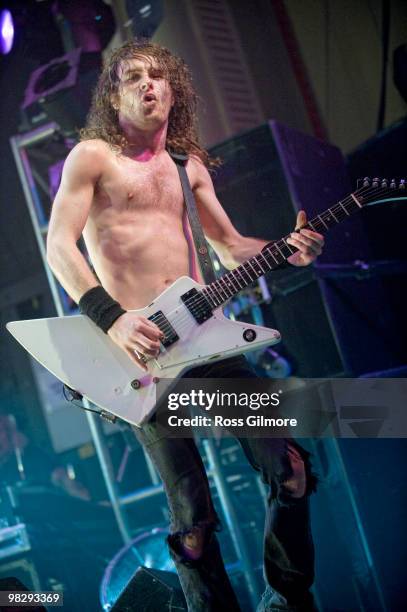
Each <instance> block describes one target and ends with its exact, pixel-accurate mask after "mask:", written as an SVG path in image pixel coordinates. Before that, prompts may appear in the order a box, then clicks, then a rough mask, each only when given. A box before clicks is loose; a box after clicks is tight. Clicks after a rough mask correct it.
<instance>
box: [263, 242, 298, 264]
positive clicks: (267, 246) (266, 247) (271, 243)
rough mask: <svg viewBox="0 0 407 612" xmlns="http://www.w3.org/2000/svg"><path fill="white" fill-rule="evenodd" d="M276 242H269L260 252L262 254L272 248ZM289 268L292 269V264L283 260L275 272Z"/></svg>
mask: <svg viewBox="0 0 407 612" xmlns="http://www.w3.org/2000/svg"><path fill="white" fill-rule="evenodd" d="M276 242H277V240H271V241H270V242H268V243H267V244H265V245H264V247H263V248H262V250H261V252H262V253H263V251H265V250H266V249H269V248H270V247H272V246H273V245H274V244H275V243H276ZM290 267H293V264H291V263H290V262H289V261H287V260H286V259H285V260H284V261H283V262H281V264H280V265H279V266H277V268H276V270H284V268H290Z"/></svg>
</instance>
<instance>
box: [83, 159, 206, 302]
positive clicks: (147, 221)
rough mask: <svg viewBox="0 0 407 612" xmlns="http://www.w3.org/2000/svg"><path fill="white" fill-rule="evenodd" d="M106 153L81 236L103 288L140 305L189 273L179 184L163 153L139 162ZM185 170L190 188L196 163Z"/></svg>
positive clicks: (193, 182) (188, 228) (149, 300)
mask: <svg viewBox="0 0 407 612" xmlns="http://www.w3.org/2000/svg"><path fill="white" fill-rule="evenodd" d="M105 151H106V153H105V154H104V160H105V161H104V163H103V171H102V173H101V177H100V179H99V181H98V183H97V185H96V188H95V195H94V199H93V203H92V207H91V210H90V214H89V218H88V221H87V223H86V226H85V229H84V232H83V235H84V239H85V243H86V246H87V249H88V252H89V255H90V258H91V261H92V264H93V266H94V268H95V272H96V274H97V275H98V277H99V280H100V282H101V283H102V285H103V286H104V287H105V288H106V290H107V291H108V292H109V293H110V294H111V295H112V296H113V297H114V298H115V299H117V300H118V301H119V302H120V303H121V305H122V306H123V307H124V308H126V309H136V308H142V307H144V306H147V305H148V304H149V303H150V302H151V301H152V299H154V298H155V297H156V296H157V295H159V294H160V293H161V292H162V291H164V289H166V288H167V287H168V286H169V285H171V283H173V282H174V281H175V280H176V279H177V278H179V277H180V276H183V275H190V270H189V251H188V242H187V238H186V235H185V227H183V218H184V200H183V194H182V188H181V183H180V179H179V175H178V171H177V168H176V165H175V164H174V162H173V161H172V160H171V158H170V157H169V155H168V153H166V152H162V153H161V154H159V155H158V156H157V157H152V158H151V159H150V160H148V161H143V162H140V161H135V160H133V159H131V158H130V157H126V156H124V155H119V154H117V153H115V152H113V151H111V150H110V149H108V148H107V147H105ZM187 172H188V176H189V180H190V182H191V186H192V188H194V187H195V185H196V178H197V177H196V174H197V171H196V164H193V163H192V162H188V165H187ZM186 228H187V234H189V235H190V227H189V224H188V222H186ZM199 280H200V279H199Z"/></svg>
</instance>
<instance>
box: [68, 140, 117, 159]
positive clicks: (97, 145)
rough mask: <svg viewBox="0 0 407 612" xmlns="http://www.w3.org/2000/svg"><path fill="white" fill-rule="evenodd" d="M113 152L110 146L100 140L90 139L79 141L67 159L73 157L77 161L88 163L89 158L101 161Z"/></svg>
mask: <svg viewBox="0 0 407 612" xmlns="http://www.w3.org/2000/svg"><path fill="white" fill-rule="evenodd" d="M112 154H113V150H112V148H111V147H110V145H109V144H108V143H107V142H105V141H104V140H101V139H100V138H92V139H89V140H81V141H80V142H78V144H76V145H75V146H74V147H73V149H71V151H70V153H69V156H68V157H73V158H75V159H78V160H85V158H86V160H87V161H88V160H89V159H91V158H95V159H96V160H102V159H104V158H107V157H110V156H111V155H112Z"/></svg>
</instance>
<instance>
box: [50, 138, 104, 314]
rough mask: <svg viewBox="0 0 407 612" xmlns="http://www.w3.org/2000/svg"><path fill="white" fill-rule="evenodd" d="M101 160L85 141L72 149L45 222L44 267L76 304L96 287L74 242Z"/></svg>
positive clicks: (85, 215) (94, 147)
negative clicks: (46, 228) (46, 261)
mask: <svg viewBox="0 0 407 612" xmlns="http://www.w3.org/2000/svg"><path fill="white" fill-rule="evenodd" d="M103 159H104V156H103V151H101V150H100V147H99V146H98V144H97V143H93V142H88V141H85V142H81V143H79V144H78V145H76V146H75V147H74V148H73V149H72V151H71V152H70V153H69V155H68V157H67V159H66V161H65V165H64V170H63V173H62V178H61V184H60V187H59V189H58V193H57V195H56V198H55V201H54V204H53V207H52V213H51V218H50V222H49V228H48V237H47V260H48V264H49V266H50V268H51V270H52V271H53V273H54V274H55V276H56V277H57V279H58V280H59V282H60V283H61V285H62V286H63V287H64V289H66V291H67V292H68V294H69V295H70V296H71V297H72V299H73V300H74V301H75V302H76V303H78V302H79V300H80V298H81V297H82V296H83V294H84V293H86V291H88V290H89V289H91V288H92V287H96V286H97V285H98V281H97V280H96V277H95V276H94V274H93V273H92V271H91V269H90V267H89V266H88V264H87V262H86V259H85V258H84V256H83V255H82V253H81V252H80V250H79V249H78V246H77V242H78V240H79V238H80V236H81V234H82V230H83V228H84V227H85V224H86V221H87V219H88V216H89V211H90V207H91V205H92V200H93V195H94V190H95V185H96V183H97V181H98V180H99V177H100V175H101V173H102V169H103Z"/></svg>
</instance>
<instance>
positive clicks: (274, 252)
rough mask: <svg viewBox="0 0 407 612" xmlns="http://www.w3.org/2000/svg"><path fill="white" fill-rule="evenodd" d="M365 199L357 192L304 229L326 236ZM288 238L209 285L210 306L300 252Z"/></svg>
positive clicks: (310, 222)
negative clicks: (328, 231) (326, 233)
mask: <svg viewBox="0 0 407 612" xmlns="http://www.w3.org/2000/svg"><path fill="white" fill-rule="evenodd" d="M362 200H363V198H362V197H360V196H359V195H358V192H356V195H355V194H354V193H351V194H350V195H349V196H348V197H347V198H345V199H344V200H342V201H339V202H337V203H336V204H335V205H334V206H331V208H328V209H327V210H326V211H325V212H323V213H321V214H320V215H317V216H316V217H314V218H313V219H311V221H308V223H307V224H306V225H304V226H303V228H301V229H304V228H306V229H310V230H313V231H315V232H318V233H320V234H323V233H325V232H326V231H327V230H329V229H330V228H331V227H332V226H334V225H337V224H339V223H341V222H342V221H344V220H345V219H347V217H349V216H350V215H351V214H352V213H354V212H356V211H357V210H359V209H360V208H362V206H363V204H362V203H361V202H362ZM288 236H289V235H287V236H284V238H281V239H280V240H276V241H275V242H273V243H272V244H271V245H270V246H268V247H267V248H265V249H263V251H261V252H260V253H258V254H257V255H254V256H253V257H251V258H250V259H248V260H247V261H245V262H244V263H242V264H240V266H238V267H237V268H234V269H233V270H231V271H230V272H227V273H226V274H224V275H223V276H221V277H220V278H218V279H217V280H216V281H214V282H213V283H211V284H210V285H207V286H206V287H205V289H204V294H205V297H206V298H207V300H208V301H209V302H210V304H211V306H212V307H214V308H217V307H219V306H222V305H223V304H225V303H226V302H227V301H228V300H230V298H232V297H234V296H235V295H237V294H238V293H239V291H241V290H242V289H245V288H246V287H248V286H249V285H251V284H252V283H253V282H254V281H255V280H257V279H258V278H260V277H261V276H263V274H266V273H267V272H270V271H271V270H275V269H276V268H278V267H279V266H281V264H283V263H284V262H285V261H286V260H287V259H288V258H289V257H290V255H293V254H294V253H295V252H296V251H297V249H296V248H295V247H293V246H292V245H290V244H288V242H287V238H288Z"/></svg>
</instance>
